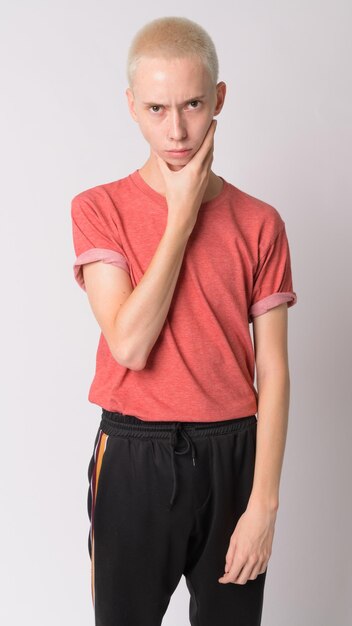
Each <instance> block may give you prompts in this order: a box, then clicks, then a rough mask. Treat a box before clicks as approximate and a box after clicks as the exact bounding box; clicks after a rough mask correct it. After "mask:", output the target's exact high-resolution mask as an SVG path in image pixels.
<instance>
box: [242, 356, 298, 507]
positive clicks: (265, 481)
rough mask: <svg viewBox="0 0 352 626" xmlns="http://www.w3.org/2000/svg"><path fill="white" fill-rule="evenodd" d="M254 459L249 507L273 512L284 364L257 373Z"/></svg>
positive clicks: (283, 420)
mask: <svg viewBox="0 0 352 626" xmlns="http://www.w3.org/2000/svg"><path fill="white" fill-rule="evenodd" d="M257 383H258V413H257V418H258V421H257V440H256V460H255V472H254V479H253V486H252V492H251V496H250V499H249V503H248V504H249V506H250V505H251V504H254V505H257V504H258V503H259V504H260V505H262V506H264V507H265V508H268V509H270V510H273V511H275V510H276V509H277V508H278V506H279V486H280V477H281V470H282V464H283V457H284V450H285V444H286V435H287V427H288V412H289V396H290V378H289V371H288V366H286V365H283V366H282V367H281V368H279V369H276V371H274V372H270V373H267V374H258V376H257Z"/></svg>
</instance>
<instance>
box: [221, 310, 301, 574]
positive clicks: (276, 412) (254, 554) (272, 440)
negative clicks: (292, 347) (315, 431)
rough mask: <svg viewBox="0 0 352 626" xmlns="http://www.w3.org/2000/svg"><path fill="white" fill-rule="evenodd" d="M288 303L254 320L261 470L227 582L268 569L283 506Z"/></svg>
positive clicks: (237, 533) (239, 527) (232, 550)
mask: <svg viewBox="0 0 352 626" xmlns="http://www.w3.org/2000/svg"><path fill="white" fill-rule="evenodd" d="M287 318H288V314H287V304H286V303H283V304H281V305H279V306H276V307H274V308H272V309H270V310H269V311H267V312H266V313H264V314H263V315H258V316H256V317H254V318H253V340H254V351H255V361H256V370H257V388H258V412H257V435H256V456H255V471H254V478H253V485H252V491H251V495H250V498H249V501H248V504H247V508H246V511H245V512H244V513H243V515H242V516H241V517H240V519H239V520H238V522H237V524H236V527H235V529H234V532H233V533H232V535H231V539H230V544H229V548H228V551H227V553H226V555H225V569H224V571H225V574H224V575H223V576H222V577H221V578H219V579H218V580H219V582H221V583H229V582H232V583H236V584H242V585H243V584H245V583H246V582H247V580H254V579H255V578H256V577H257V576H258V574H262V573H264V572H265V570H266V567H267V564H268V561H269V558H270V555H271V551H272V543H273V537H274V530H275V521H276V515H277V510H278V507H279V486H280V477H281V469H282V464H283V457H284V450H285V443H286V435H287V426H288V412H289V398H290V378H289V365H288V349H287V325H288V320H287Z"/></svg>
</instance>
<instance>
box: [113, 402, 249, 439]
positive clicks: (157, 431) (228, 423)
mask: <svg viewBox="0 0 352 626" xmlns="http://www.w3.org/2000/svg"><path fill="white" fill-rule="evenodd" d="M256 423H257V418H256V416H255V415H247V416H245V417H237V418H234V419H230V420H221V421H216V422H188V421H167V422H162V421H149V420H148V421H146V420H142V419H140V418H139V417H136V416H135V415H127V414H124V413H120V412H119V411H108V410H106V409H104V408H103V409H102V414H101V425H102V427H103V429H104V432H105V433H106V434H108V435H114V434H115V435H123V434H125V435H128V436H132V437H150V436H151V435H152V436H153V437H154V438H160V439H167V438H169V437H170V432H174V431H175V429H177V430H179V429H180V428H181V429H182V430H186V431H188V432H192V434H193V436H194V437H205V436H208V435H222V434H225V433H230V432H233V431H237V430H238V431H239V430H245V429H246V428H250V427H251V426H253V425H254V424H256Z"/></svg>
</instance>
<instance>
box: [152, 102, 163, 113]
mask: <svg viewBox="0 0 352 626" xmlns="http://www.w3.org/2000/svg"><path fill="white" fill-rule="evenodd" d="M160 106H161V105H160V104H153V105H152V106H151V107H150V108H151V109H160ZM153 113H158V111H153Z"/></svg>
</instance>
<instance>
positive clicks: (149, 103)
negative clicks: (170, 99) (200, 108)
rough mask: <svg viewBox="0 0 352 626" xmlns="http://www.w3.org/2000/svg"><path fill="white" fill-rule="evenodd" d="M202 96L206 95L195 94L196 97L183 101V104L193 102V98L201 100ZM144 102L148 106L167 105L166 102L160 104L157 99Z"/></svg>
mask: <svg viewBox="0 0 352 626" xmlns="http://www.w3.org/2000/svg"><path fill="white" fill-rule="evenodd" d="M202 98H205V95H203V96H194V98H188V100H185V101H184V102H182V103H181V104H187V103H188V102H193V100H201V99H202ZM143 104H145V105H147V106H167V105H164V104H161V105H160V104H159V103H157V102H155V101H153V102H143Z"/></svg>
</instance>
